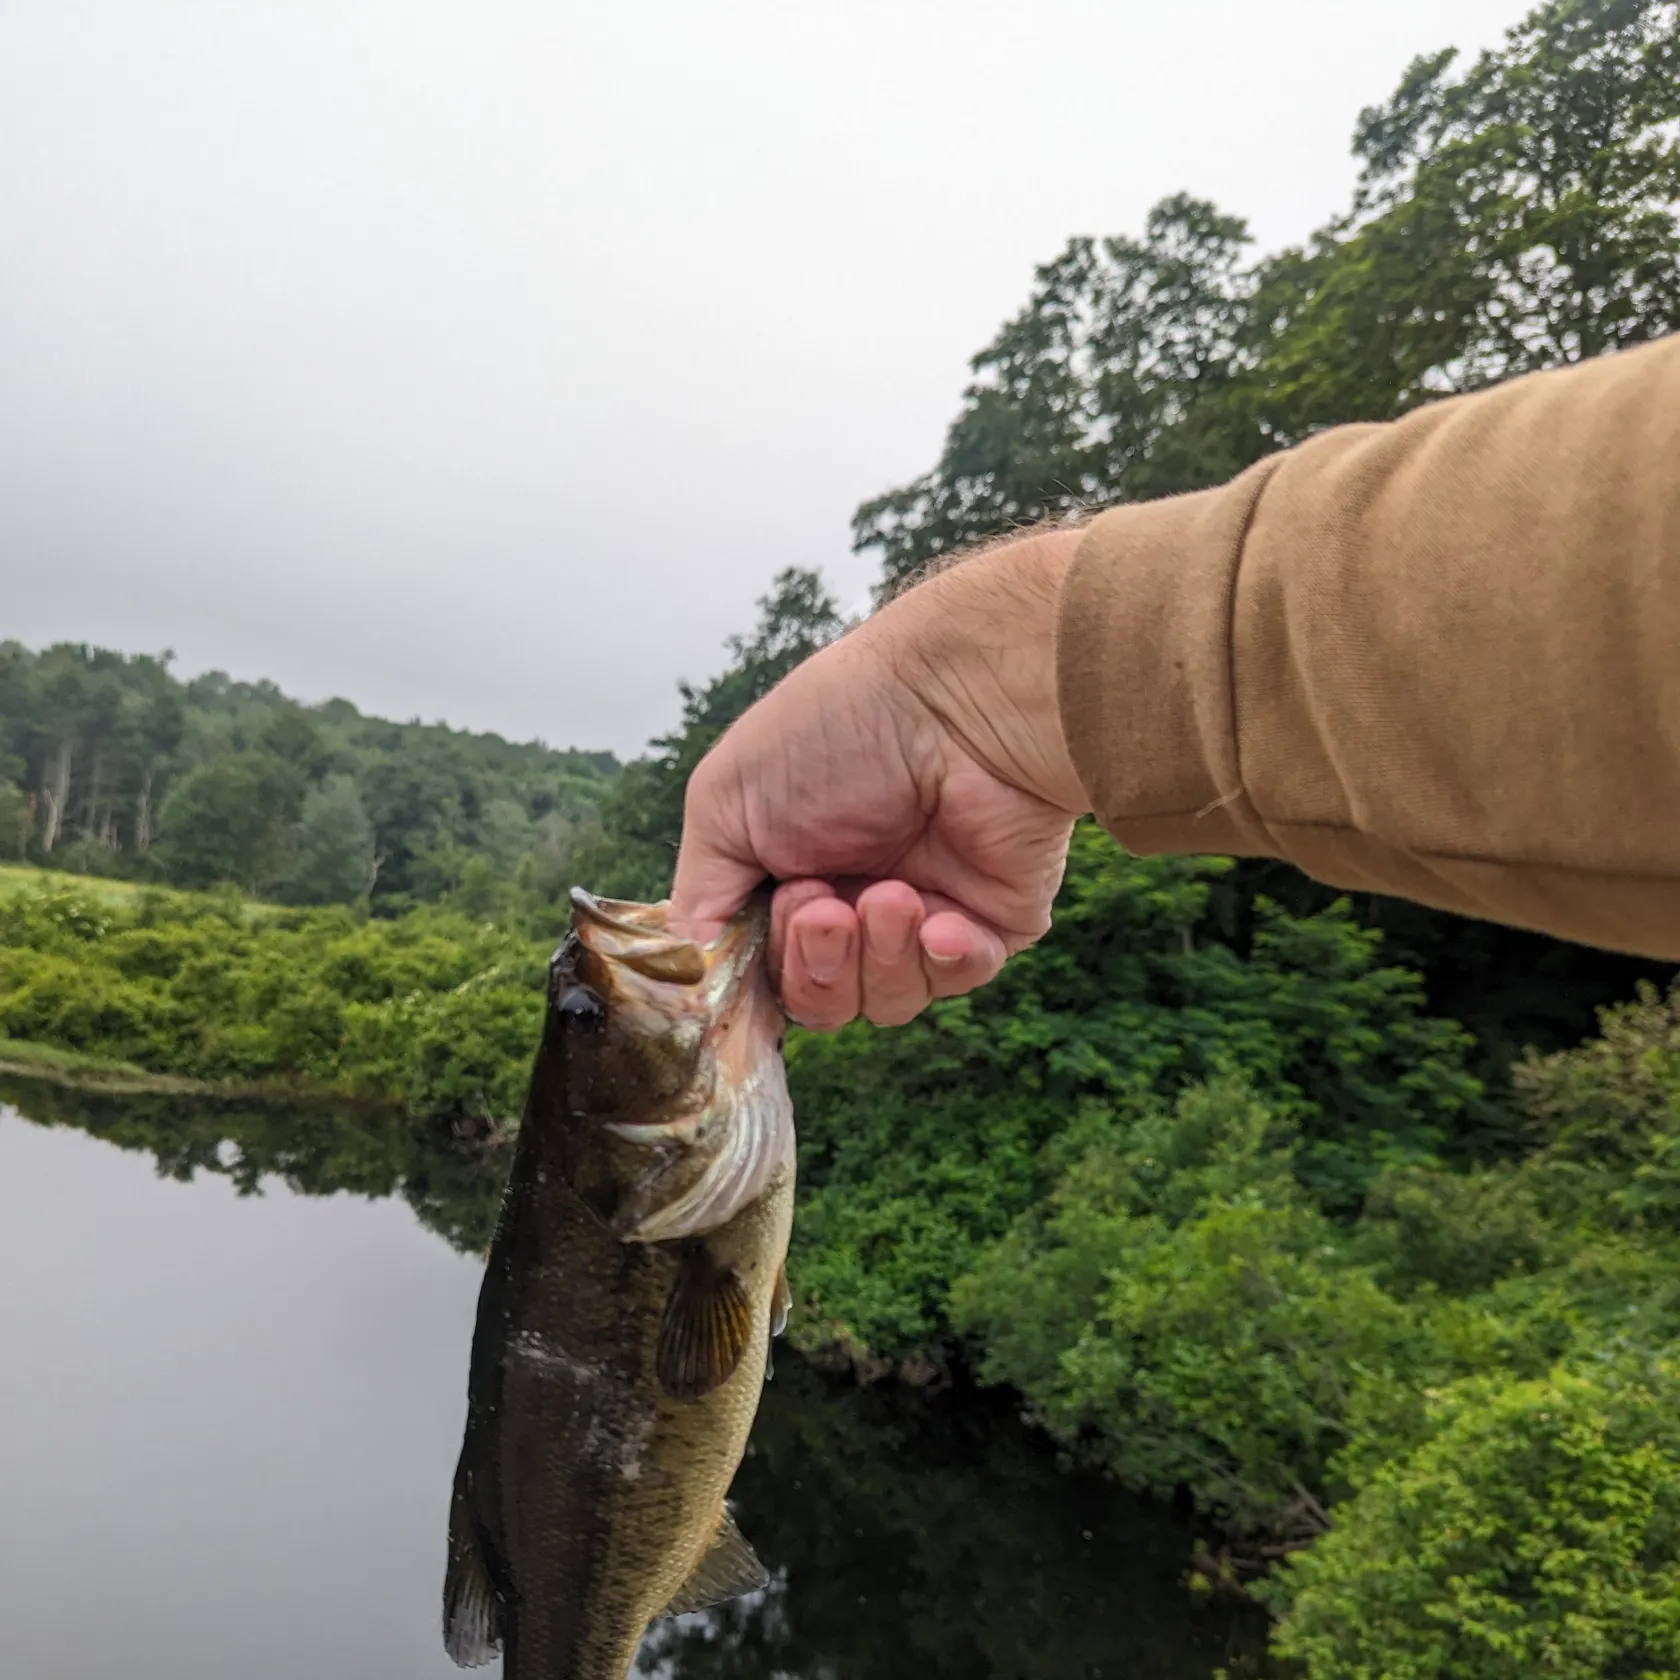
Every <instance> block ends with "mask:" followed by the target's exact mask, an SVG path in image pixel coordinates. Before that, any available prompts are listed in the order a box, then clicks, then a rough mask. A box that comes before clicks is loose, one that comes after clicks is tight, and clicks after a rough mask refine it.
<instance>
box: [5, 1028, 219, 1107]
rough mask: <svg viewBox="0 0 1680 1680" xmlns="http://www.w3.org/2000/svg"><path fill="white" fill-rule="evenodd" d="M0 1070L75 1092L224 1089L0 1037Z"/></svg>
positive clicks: (194, 1092)
mask: <svg viewBox="0 0 1680 1680" xmlns="http://www.w3.org/2000/svg"><path fill="white" fill-rule="evenodd" d="M0 1073H10V1074H22V1075H24V1076H26V1077H28V1078H30V1079H45V1080H50V1081H51V1082H52V1083H53V1084H55V1085H71V1086H74V1087H75V1088H76V1089H77V1090H79V1091H154V1092H162V1093H165V1094H170V1095H180V1096H188V1095H203V1094H205V1093H208V1092H212V1091H220V1090H223V1089H225V1087H222V1086H218V1085H211V1084H208V1083H206V1082H205V1081H204V1080H202V1079H182V1078H179V1077H177V1076H176V1075H173V1074H167V1073H148V1072H147V1071H146V1069H145V1068H140V1067H135V1066H134V1064H133V1063H132V1062H114V1061H109V1060H107V1059H106V1058H105V1057H103V1056H89V1055H86V1054H84V1053H83V1052H82V1051H80V1050H61V1049H59V1048H58V1047H57V1046H56V1045H52V1044H34V1043H31V1042H29V1041H28V1040H27V1039H21V1038H0Z"/></svg>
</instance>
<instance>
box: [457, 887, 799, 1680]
mask: <svg viewBox="0 0 1680 1680" xmlns="http://www.w3.org/2000/svg"><path fill="white" fill-rule="evenodd" d="M572 906H573V908H572V928H571V932H570V934H569V935H568V936H567V939H566V941H565V943H564V944H563V945H562V946H561V947H560V949H559V950H558V951H557V952H556V953H555V956H554V960H553V962H552V964H551V965H550V971H549V988H548V1010H547V1016H546V1020H545V1023H544V1027H543V1037H542V1043H541V1046H540V1048H539V1049H538V1051H537V1056H536V1061H535V1064H534V1066H533V1069H532V1075H531V1087H530V1095H529V1096H528V1098H527V1100H526V1106H525V1115H524V1121H523V1125H522V1127H521V1130H520V1133H519V1139H518V1143H517V1145H516V1148H515V1154H514V1161H513V1167H512V1171H511V1173H510V1175H509V1181H508V1187H507V1193H506V1196H505V1198H504V1201H503V1205H502V1213H501V1220H500V1223H499V1225H498V1228H497V1232H496V1237H495V1241H494V1242H493V1244H492V1245H491V1249H490V1255H489V1260H488V1264H487V1266H486V1268H485V1274H484V1283H483V1287H482V1289H481V1291H480V1295H479V1304H478V1323H477V1327H476V1329H475V1331H474V1335H473V1345H472V1362H471V1371H470V1375H469V1380H468V1409H467V1427H466V1438H465V1440H464V1442H463V1444H462V1448H461V1458H460V1464H459V1467H458V1468H457V1470H456V1474H455V1488H454V1495H453V1498H452V1501H451V1508H450V1518H449V1566H448V1575H447V1578H446V1580H445V1583H444V1642H445V1644H446V1646H447V1648H448V1650H449V1654H450V1655H451V1656H452V1657H453V1658H454V1659H455V1661H456V1662H457V1663H459V1664H460V1665H461V1666H462V1667H473V1666H476V1665H478V1664H480V1663H484V1662H488V1661H489V1660H490V1659H491V1658H492V1657H494V1656H495V1655H496V1654H497V1652H498V1651H500V1652H501V1653H502V1656H503V1662H504V1675H505V1677H506V1680H624V1677H625V1675H626V1674H627V1673H628V1672H629V1669H630V1665H631V1663H632V1662H633V1660H634V1658H635V1653H636V1648H637V1646H638V1644H639V1643H640V1641H641V1638H642V1635H643V1634H644V1633H645V1632H646V1630H647V1626H648V1623H649V1622H650V1621H652V1620H653V1619H654V1618H655V1617H658V1616H661V1615H674V1614H677V1613H679V1612H681V1611H684V1610H693V1609H700V1608H703V1607H704V1606H706V1605H709V1604H716V1603H721V1602H722V1601H723V1600H725V1599H728V1598H733V1597H736V1596H738V1595H740V1594H741V1593H745V1592H750V1591H753V1590H754V1589H756V1588H758V1587H761V1586H763V1585H764V1584H765V1582H766V1579H767V1577H766V1574H765V1571H764V1568H763V1566H762V1565H761V1564H760V1563H759V1561H758V1559H757V1558H756V1557H755V1556H754V1555H753V1552H752V1549H751V1547H750V1546H748V1544H747V1543H746V1541H745V1540H744V1539H743V1538H742V1537H741V1535H740V1533H739V1531H738V1530H737V1529H736V1527H735V1523H734V1520H733V1518H732V1517H731V1515H730V1512H729V1509H728V1507H727V1505H726V1504H725V1495H726V1494H727V1493H728V1490H729V1484H730V1482H731V1480H732V1479H733V1477H734V1475H735V1471H736V1469H737V1467H738V1466H739V1464H740V1462H741V1458H742V1455H743V1453H744V1452H745V1451H746V1444H747V1433H748V1430H749V1429H750V1428H751V1427H752V1421H753V1417H754V1414H755V1413H756V1412H757V1410H758V1401H759V1395H760V1393H761V1392H762V1389H763V1384H764V1381H765V1378H766V1376H767V1374H768V1361H769V1350H770V1340H771V1337H772V1336H773V1335H776V1334H779V1333H780V1331H781V1328H782V1326H783V1324H784V1323H785V1321H786V1318H787V1310H788V1292H787V1274H786V1270H785V1267H784V1261H785V1256H786V1253H787V1243H788V1231H789V1227H790V1224H791V1222H792V1217H793V1178H794V1137H793V1113H792V1109H791V1107H790V1105H789V1102H788V1093H787V1082H786V1079H785V1076H784V1072H783V1064H782V1056H781V1044H782V1032H783V1026H784V1019H783V1015H782V1011H781V1008H780V1006H779V1005H778V1004H777V1002H776V1000H775V997H774V995H773V993H772V991H771V987H770V983H769V979H768V975H767V972H766V964H765V955H764V953H765V945H766V939H767V930H768V916H767V912H766V908H765V906H764V904H762V903H755V904H754V905H753V906H752V907H750V908H749V910H748V911H747V912H745V913H743V915H742V916H740V917H739V918H737V920H736V921H735V922H734V923H733V924H731V925H730V926H729V927H728V928H726V929H725V931H724V932H723V933H722V934H721V935H720V936H719V937H718V938H717V939H716V940H714V941H713V942H712V943H711V944H710V945H706V946H704V947H702V946H699V945H696V944H694V943H693V942H692V941H690V940H686V939H681V938H678V937H676V936H675V935H673V934H672V933H671V932H670V931H669V929H668V928H667V925H666V913H665V907H664V906H663V905H641V904H626V903H620V902H616V901H613V900H597V899H594V898H591V897H590V896H589V895H588V894H587V893H582V892H574V893H573V895H572Z"/></svg>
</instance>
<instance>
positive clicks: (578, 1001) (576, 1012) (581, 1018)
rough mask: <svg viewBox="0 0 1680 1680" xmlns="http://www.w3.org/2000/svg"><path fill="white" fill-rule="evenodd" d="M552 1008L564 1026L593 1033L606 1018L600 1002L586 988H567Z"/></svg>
mask: <svg viewBox="0 0 1680 1680" xmlns="http://www.w3.org/2000/svg"><path fill="white" fill-rule="evenodd" d="M554 1008H555V1011H556V1013H558V1015H559V1016H560V1019H561V1020H562V1021H563V1022H564V1023H565V1024H566V1026H568V1027H571V1028H575V1029H577V1030H578V1031H580V1032H593V1031H594V1030H595V1028H597V1027H598V1026H600V1025H601V1023H602V1021H603V1020H605V1018H606V1013H607V1012H606V1010H605V1009H604V1008H603V1007H602V1004H601V1000H600V999H599V998H598V997H597V996H596V995H595V994H594V993H593V992H592V991H590V989H589V988H588V987H587V986H568V987H567V988H566V989H565V991H563V992H562V993H561V994H560V996H559V997H557V998H556V999H555V1000H554Z"/></svg>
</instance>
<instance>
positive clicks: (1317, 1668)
mask: <svg viewBox="0 0 1680 1680" xmlns="http://www.w3.org/2000/svg"><path fill="white" fill-rule="evenodd" d="M1431 1422H1432V1426H1433V1427H1432V1432H1431V1434H1430V1436H1429V1438H1428V1440H1426V1441H1425V1442H1424V1443H1423V1444H1422V1445H1421V1446H1419V1447H1418V1448H1417V1449H1416V1450H1415V1451H1414V1452H1412V1453H1411V1454H1410V1455H1409V1456H1407V1457H1405V1458H1403V1459H1400V1460H1398V1461H1397V1462H1394V1463H1391V1464H1389V1465H1386V1466H1384V1467H1383V1468H1381V1469H1379V1470H1378V1471H1377V1472H1376V1474H1375V1475H1374V1476H1373V1477H1372V1479H1371V1481H1370V1483H1369V1484H1368V1485H1367V1486H1366V1487H1364V1488H1363V1489H1362V1490H1361V1491H1360V1493H1359V1494H1358V1495H1357V1497H1355V1498H1354V1499H1352V1500H1350V1501H1349V1502H1348V1503H1347V1504H1346V1505H1344V1506H1342V1507H1341V1508H1340V1509H1339V1510H1338V1512H1337V1518H1336V1526H1335V1528H1334V1530H1333V1531H1332V1532H1331V1533H1330V1534H1328V1535H1326V1536H1325V1537H1324V1538H1323V1539H1322V1540H1320V1541H1319V1542H1318V1543H1317V1544H1316V1545H1315V1546H1314V1547H1313V1548H1312V1549H1311V1550H1310V1551H1308V1552H1306V1553H1304V1554H1302V1555H1300V1556H1298V1557H1296V1558H1294V1559H1292V1560H1291V1563H1290V1565H1289V1567H1288V1568H1287V1569H1285V1570H1284V1571H1282V1572H1281V1574H1280V1575H1279V1576H1278V1577H1277V1578H1276V1579H1275V1580H1274V1581H1273V1582H1272V1583H1270V1584H1269V1585H1268V1586H1267V1587H1265V1588H1263V1589H1262V1592H1263V1596H1265V1597H1266V1598H1267V1599H1268V1600H1269V1602H1270V1603H1271V1604H1272V1605H1273V1606H1274V1607H1275V1608H1276V1609H1278V1610H1280V1611H1281V1612H1282V1620H1281V1622H1280V1625H1279V1627H1278V1629H1277V1632H1276V1636H1275V1639H1274V1648H1275V1649H1276V1650H1277V1651H1278V1652H1279V1654H1281V1655H1283V1656H1285V1657H1289V1658H1293V1659H1295V1660H1296V1661H1298V1662H1299V1663H1301V1664H1302V1665H1303V1667H1304V1669H1305V1672H1306V1675H1307V1676H1308V1680H1532V1677H1533V1676H1535V1675H1546V1676H1549V1677H1555V1680H1605V1677H1607V1676H1626V1677H1627V1680H1642V1677H1654V1676H1657V1675H1661V1674H1673V1673H1675V1672H1676V1671H1677V1670H1680V1367H1677V1366H1675V1365H1673V1364H1669V1363H1658V1364H1655V1365H1652V1366H1651V1367H1649V1368H1648V1369H1647V1370H1645V1371H1644V1372H1642V1373H1640V1372H1628V1371H1612V1370H1607V1369H1601V1370H1597V1371H1594V1372H1592V1373H1590V1374H1583V1373H1579V1372H1569V1371H1559V1372H1557V1373H1555V1374H1553V1375H1551V1376H1548V1377H1545V1378H1542V1379H1539V1380H1533V1381H1516V1382H1513V1381H1509V1380H1504V1381H1502V1380H1499V1379H1477V1380H1471V1381H1468V1382H1465V1383H1462V1384H1458V1385H1456V1386H1454V1387H1452V1388H1450V1389H1449V1390H1447V1391H1446V1392H1445V1393H1443V1394H1442V1395H1440V1396H1438V1397H1437V1399H1436V1400H1435V1402H1434V1404H1433V1407H1432V1417H1431Z"/></svg>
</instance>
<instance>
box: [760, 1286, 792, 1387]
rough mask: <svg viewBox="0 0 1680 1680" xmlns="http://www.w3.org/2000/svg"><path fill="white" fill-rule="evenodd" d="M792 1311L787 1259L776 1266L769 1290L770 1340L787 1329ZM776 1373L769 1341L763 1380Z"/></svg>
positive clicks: (765, 1354)
mask: <svg viewBox="0 0 1680 1680" xmlns="http://www.w3.org/2000/svg"><path fill="white" fill-rule="evenodd" d="M792 1311H793V1291H792V1290H791V1289H789V1288H788V1279H787V1261H785V1260H784V1261H783V1262H782V1263H781V1265H779V1266H778V1267H777V1268H776V1287H775V1288H774V1289H773V1290H771V1292H770V1341H771V1342H773V1341H774V1340H775V1339H776V1338H777V1337H778V1336H779V1335H781V1333H782V1332H783V1331H784V1330H786V1329H787V1322H788V1314H789V1313H790V1312H792ZM775 1374H776V1361H775V1356H774V1354H772V1352H771V1351H770V1343H769V1342H766V1343H765V1345H764V1380H765V1381H766V1382H769V1380H770V1379H771V1378H772V1377H773V1376H774V1375H775Z"/></svg>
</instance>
